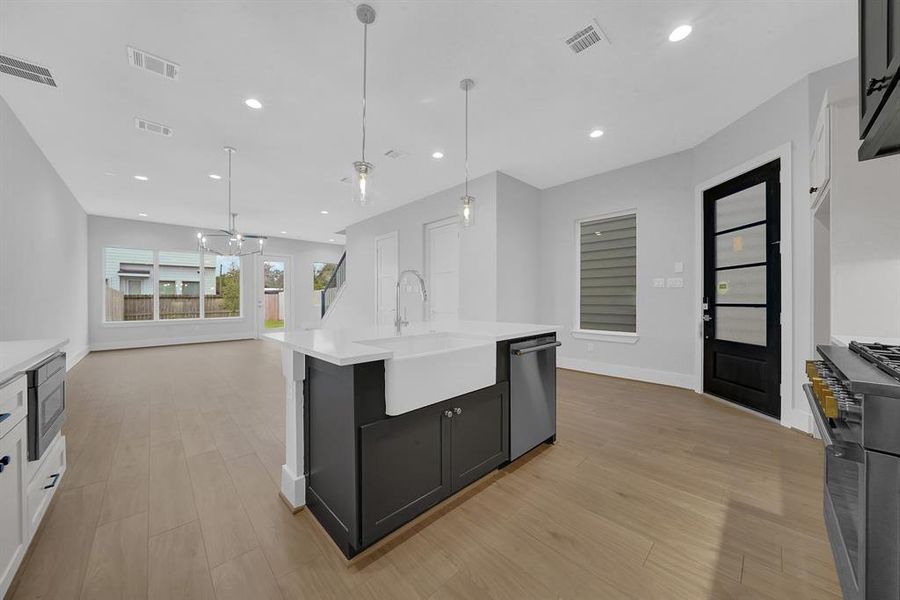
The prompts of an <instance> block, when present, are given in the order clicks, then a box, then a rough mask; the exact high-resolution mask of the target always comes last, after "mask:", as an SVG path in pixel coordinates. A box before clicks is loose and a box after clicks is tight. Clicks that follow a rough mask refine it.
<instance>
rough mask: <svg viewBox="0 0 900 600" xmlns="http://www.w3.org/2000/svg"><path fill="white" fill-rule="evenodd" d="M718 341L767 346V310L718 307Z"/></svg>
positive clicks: (744, 307)
mask: <svg viewBox="0 0 900 600" xmlns="http://www.w3.org/2000/svg"><path fill="white" fill-rule="evenodd" d="M716 339H717V340H725V341H729V342H740V343H742V344H754V345H756V346H765V345H766V309H765V308H749V307H746V306H717V307H716Z"/></svg>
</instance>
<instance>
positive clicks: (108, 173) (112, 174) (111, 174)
mask: <svg viewBox="0 0 900 600" xmlns="http://www.w3.org/2000/svg"><path fill="white" fill-rule="evenodd" d="M104 175H109V176H110V177H115V176H116V174H115V173H113V172H112V171H107V172H106V173H104Z"/></svg>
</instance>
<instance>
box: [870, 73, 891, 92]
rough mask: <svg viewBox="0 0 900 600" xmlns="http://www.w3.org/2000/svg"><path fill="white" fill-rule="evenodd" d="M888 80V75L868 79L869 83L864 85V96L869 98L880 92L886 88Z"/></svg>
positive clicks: (889, 77)
mask: <svg viewBox="0 0 900 600" xmlns="http://www.w3.org/2000/svg"><path fill="white" fill-rule="evenodd" d="M890 79H891V76H890V75H885V76H884V77H872V78H871V79H869V83H868V85H866V96H871V95H872V94H874V93H875V92H880V91H881V90H883V89H885V88H887V86H888V84H887V82H888V81H890Z"/></svg>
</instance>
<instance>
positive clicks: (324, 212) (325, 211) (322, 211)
mask: <svg viewBox="0 0 900 600" xmlns="http://www.w3.org/2000/svg"><path fill="white" fill-rule="evenodd" d="M319 212H320V213H322V214H323V215H327V214H328V211H327V210H320V211H319Z"/></svg>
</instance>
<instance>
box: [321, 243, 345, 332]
mask: <svg viewBox="0 0 900 600" xmlns="http://www.w3.org/2000/svg"><path fill="white" fill-rule="evenodd" d="M346 259H347V253H346V252H344V253H343V254H342V255H341V260H339V261H338V264H337V267H335V269H334V273H332V274H331V278H330V279H329V280H328V283H326V284H325V287H324V288H322V316H323V317H324V316H325V313H327V312H328V309H329V308H330V307H331V304H332V302H334V299H335V298H337V295H338V292H339V291H340V289H341V287H343V285H344V281H346V274H347V268H346V267H347V265H346Z"/></svg>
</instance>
